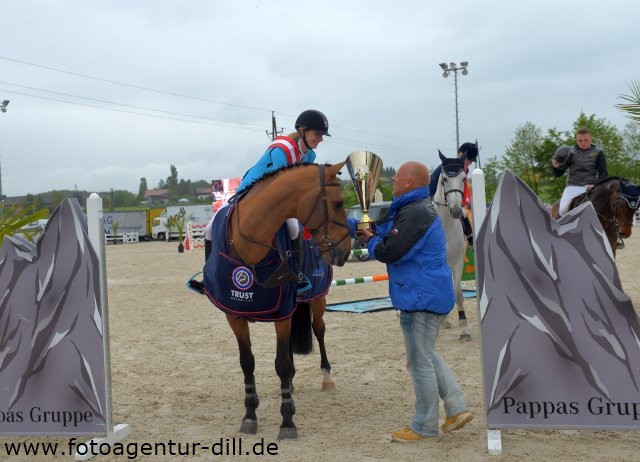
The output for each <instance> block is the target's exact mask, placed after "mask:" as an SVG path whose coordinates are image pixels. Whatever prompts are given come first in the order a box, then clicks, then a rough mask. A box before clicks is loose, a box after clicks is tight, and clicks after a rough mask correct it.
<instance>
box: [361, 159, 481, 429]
mask: <svg viewBox="0 0 640 462" xmlns="http://www.w3.org/2000/svg"><path fill="white" fill-rule="evenodd" d="M357 236H358V237H359V238H361V239H363V240H366V241H367V246H368V249H369V255H372V256H375V258H376V260H379V261H381V262H383V263H386V264H387V271H388V274H389V294H390V296H391V302H392V303H393V306H394V308H395V309H396V310H398V311H399V312H400V326H401V328H402V334H403V336H404V344H405V349H406V354H407V370H408V371H409V373H410V374H411V378H412V380H413V388H414V393H415V397H416V403H415V412H414V416H413V420H412V421H411V424H410V425H409V426H408V427H405V428H404V429H402V430H398V431H394V432H393V433H392V434H391V438H392V439H393V440H394V441H400V442H413V441H419V440H422V439H424V438H432V437H437V436H438V435H439V429H438V417H439V408H440V406H439V397H440V398H442V400H443V401H444V410H445V412H446V414H447V417H446V419H445V421H444V423H443V424H442V426H441V428H442V431H443V432H445V433H448V432H451V431H453V430H457V429H459V428H462V427H464V426H465V425H466V424H468V423H469V422H471V420H472V419H473V416H472V414H471V413H470V412H469V407H468V406H467V403H466V401H465V399H464V396H463V394H462V391H461V390H460V387H459V385H458V382H457V380H456V378H455V377H454V375H453V373H452V372H451V369H449V366H448V365H447V363H446V362H445V361H444V360H443V359H442V358H441V357H440V355H439V354H438V352H437V351H436V349H435V345H436V338H437V336H438V332H439V330H440V326H441V325H442V323H443V322H444V319H445V317H446V315H447V314H448V313H449V312H450V311H451V309H452V308H453V306H454V304H455V297H454V293H453V281H452V276H451V270H450V269H449V265H448V264H447V251H446V243H445V236H444V230H443V228H442V223H441V221H440V218H439V217H438V213H437V212H436V210H435V207H434V206H433V204H432V203H431V198H430V197H429V171H428V169H427V167H426V166H425V165H424V164H421V163H419V162H407V163H405V164H403V165H402V166H401V167H400V168H399V169H398V171H397V173H396V175H395V176H394V177H393V201H392V203H391V208H390V209H389V214H388V215H387V216H386V217H381V219H380V220H379V221H376V234H375V235H374V234H373V233H372V232H371V231H370V230H360V231H358V232H357Z"/></svg>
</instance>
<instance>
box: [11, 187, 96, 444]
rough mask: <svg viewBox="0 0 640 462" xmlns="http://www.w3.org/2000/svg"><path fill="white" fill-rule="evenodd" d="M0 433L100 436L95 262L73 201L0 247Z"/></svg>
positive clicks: (77, 206)
mask: <svg viewBox="0 0 640 462" xmlns="http://www.w3.org/2000/svg"><path fill="white" fill-rule="evenodd" d="M0 294H2V297H1V298H0V434H2V435H102V434H106V433H107V428H106V423H105V422H106V420H105V415H106V407H107V404H106V394H105V389H106V379H105V359H104V348H103V338H102V335H103V332H102V325H103V324H102V316H103V309H102V306H101V296H100V295H101V293H100V265H99V261H98V257H97V255H96V253H95V251H94V249H93V248H92V246H91V245H90V244H89V240H88V234H87V221H86V219H85V217H84V215H83V213H82V210H81V209H80V206H79V205H78V202H77V201H76V200H75V199H67V200H65V201H64V202H62V203H61V204H60V206H59V207H58V208H57V209H56V210H55V211H54V213H53V214H52V215H51V218H50V219H49V221H48V223H47V226H46V228H45V230H44V232H43V233H42V235H41V236H40V238H39V239H38V241H37V244H35V245H34V244H32V243H31V242H29V241H27V240H25V239H23V238H21V237H20V236H14V237H7V238H5V240H4V244H3V246H2V249H1V250H0Z"/></svg>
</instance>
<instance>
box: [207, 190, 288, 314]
mask: <svg viewBox="0 0 640 462" xmlns="http://www.w3.org/2000/svg"><path fill="white" fill-rule="evenodd" d="M235 206H236V203H235V200H234V201H233V203H230V205H229V206H228V207H225V208H223V209H221V210H220V211H219V212H218V213H217V214H216V216H215V218H214V220H213V223H212V229H211V231H212V232H211V235H212V241H211V255H210V256H209V258H208V260H207V262H206V263H205V266H204V279H203V288H204V293H205V295H207V297H208V298H209V300H210V301H211V303H213V304H214V305H215V306H216V307H217V308H219V309H220V310H222V311H224V312H225V313H227V314H231V315H233V316H237V317H243V318H247V319H250V320H253V321H265V322H273V321H278V320H281V319H286V318H288V317H291V315H292V314H293V311H294V310H295V306H296V304H295V282H294V281H295V274H294V273H292V272H291V269H290V266H289V262H288V259H289V258H291V251H292V248H291V239H290V237H289V231H288V229H287V226H286V225H285V226H283V227H282V228H281V229H280V230H279V231H278V233H277V234H276V236H275V238H274V243H273V248H272V249H271V251H270V252H269V253H268V254H267V256H266V257H265V258H264V259H263V260H262V261H261V262H260V263H258V264H257V265H253V266H248V265H246V264H245V263H244V262H242V261H240V260H239V259H238V258H237V257H235V256H234V255H233V253H232V252H231V249H230V248H229V244H228V239H227V230H228V221H229V217H230V216H231V211H232V210H233V208H234V207H235ZM290 275H293V279H292V278H291V276H290Z"/></svg>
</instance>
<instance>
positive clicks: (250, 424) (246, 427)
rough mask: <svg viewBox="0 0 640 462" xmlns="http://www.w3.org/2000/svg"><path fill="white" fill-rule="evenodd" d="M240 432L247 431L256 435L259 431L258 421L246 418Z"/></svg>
mask: <svg viewBox="0 0 640 462" xmlns="http://www.w3.org/2000/svg"><path fill="white" fill-rule="evenodd" d="M240 433H246V434H248V435H255V434H256V433H258V421H257V420H251V419H244V420H243V421H242V424H241V425H240Z"/></svg>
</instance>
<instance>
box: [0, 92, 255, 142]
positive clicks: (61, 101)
mask: <svg viewBox="0 0 640 462" xmlns="http://www.w3.org/2000/svg"><path fill="white" fill-rule="evenodd" d="M0 91H4V92H7V93H11V94H14V95H22V96H29V97H31V98H38V99H44V100H48V101H57V102H59V103H66V104H74V105H76V106H85V107H92V108H96V109H104V110H106V111H114V112H123V113H125V114H135V115H140V116H144V117H154V118H156V119H165V120H178V121H180V122H188V123H194V124H200V125H210V126H214V127H224V128H239V129H241V130H250V131H260V132H261V131H262V130H263V129H259V128H249V127H233V126H229V125H222V124H214V123H207V122H201V121H198V120H188V119H180V118H178V117H167V116H161V115H156V114H144V113H142V112H135V111H127V110H124V109H116V108H110V107H104V106H96V105H94V104H86V103H78V102H76V101H66V100H63V99H58V98H48V97H46V96H38V95H31V94H29V93H22V92H19V91H14V90H6V89H2V88H0ZM230 123H236V122H230Z"/></svg>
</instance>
